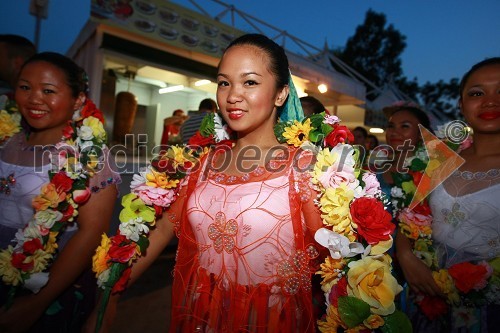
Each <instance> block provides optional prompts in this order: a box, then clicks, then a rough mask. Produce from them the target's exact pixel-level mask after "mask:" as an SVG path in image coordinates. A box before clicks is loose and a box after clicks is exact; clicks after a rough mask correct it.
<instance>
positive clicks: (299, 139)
mask: <svg viewBox="0 0 500 333" xmlns="http://www.w3.org/2000/svg"><path fill="white" fill-rule="evenodd" d="M310 131H311V119H309V118H307V119H306V120H305V121H304V123H301V122H300V121H297V120H295V121H294V124H293V125H292V126H288V127H286V128H285V132H283V137H284V138H285V139H287V140H286V142H287V143H288V144H289V145H294V146H295V147H300V146H301V145H302V144H303V143H304V142H306V141H308V140H309V132H310Z"/></svg>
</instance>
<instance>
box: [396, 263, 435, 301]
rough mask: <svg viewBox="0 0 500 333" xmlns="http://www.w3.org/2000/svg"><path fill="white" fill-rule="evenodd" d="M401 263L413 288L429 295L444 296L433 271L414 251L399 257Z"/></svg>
mask: <svg viewBox="0 0 500 333" xmlns="http://www.w3.org/2000/svg"><path fill="white" fill-rule="evenodd" d="M399 264H400V266H401V268H402V270H403V274H404V276H405V279H406V281H407V282H408V284H409V285H410V288H411V289H413V290H414V291H416V292H417V293H423V294H427V295H429V296H444V295H443V293H442V291H441V289H439V287H438V285H437V284H436V282H435V281H434V278H433V277H432V271H431V270H430V269H429V267H427V265H426V264H424V262H423V261H422V260H420V259H419V258H418V257H416V256H415V255H414V254H413V253H408V254H407V255H406V256H403V257H402V258H399Z"/></svg>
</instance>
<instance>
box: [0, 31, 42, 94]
mask: <svg viewBox="0 0 500 333" xmlns="http://www.w3.org/2000/svg"><path fill="white" fill-rule="evenodd" d="M35 53H36V49H35V45H34V44H33V43H32V42H31V41H30V40H28V39H27V38H24V37H22V36H19V35H6V34H3V35H0V95H4V94H8V93H13V92H14V89H15V86H16V83H17V77H18V76H19V72H20V71H21V67H22V66H23V64H24V62H25V61H26V60H28V59H29V58H31V56H33V55H34V54H35ZM11 97H12V98H13V96H11Z"/></svg>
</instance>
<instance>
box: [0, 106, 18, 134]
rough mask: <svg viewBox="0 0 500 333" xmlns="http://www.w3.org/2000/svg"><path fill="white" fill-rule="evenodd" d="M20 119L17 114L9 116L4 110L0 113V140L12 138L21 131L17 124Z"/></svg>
mask: <svg viewBox="0 0 500 333" xmlns="http://www.w3.org/2000/svg"><path fill="white" fill-rule="evenodd" d="M20 120H21V117H20V116H18V115H17V114H13V115H11V114H9V113H8V112H7V111H5V110H1V111H0V140H4V139H6V138H9V137H11V136H13V135H14V134H16V133H18V132H19V131H20V130H21V127H20V126H19V122H20Z"/></svg>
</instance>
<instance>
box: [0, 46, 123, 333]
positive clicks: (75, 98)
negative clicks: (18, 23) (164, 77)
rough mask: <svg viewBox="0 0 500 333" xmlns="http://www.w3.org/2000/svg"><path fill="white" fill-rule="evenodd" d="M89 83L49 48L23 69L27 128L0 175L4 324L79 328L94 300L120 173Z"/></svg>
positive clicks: (5, 327) (5, 152) (2, 156)
mask: <svg viewBox="0 0 500 333" xmlns="http://www.w3.org/2000/svg"><path fill="white" fill-rule="evenodd" d="M86 81H87V80H86V75H85V73H84V71H83V70H82V69H81V68H79V67H78V66H77V65H76V64H75V63H74V62H73V61H71V60H70V59H69V58H66V57H65V56H63V55H60V54H57V53H49V52H47V53H39V54H37V55H35V56H34V57H32V58H30V59H29V60H28V61H27V62H26V63H25V65H24V66H23V68H22V70H21V73H20V75H19V80H18V84H17V87H16V102H17V105H18V108H19V111H20V113H21V114H22V116H23V118H24V120H25V122H26V124H27V125H25V126H24V128H23V130H22V132H20V133H18V134H16V135H14V136H13V137H12V138H10V139H9V140H8V141H7V142H6V144H5V146H4V147H3V149H1V150H0V179H2V182H3V181H4V179H8V180H9V182H10V185H9V191H1V192H0V243H1V247H2V248H3V250H2V251H1V252H0V276H1V278H2V285H1V286H0V302H1V304H2V306H3V309H2V312H1V313H0V331H9V332H11V331H13V332H17V331H19V332H21V331H22V332H25V331H28V330H30V332H48V331H53V330H55V329H56V328H57V329H59V328H61V327H65V328H66V329H67V330H68V331H73V332H76V331H79V330H80V327H81V326H82V324H83V322H84V320H85V318H86V316H87V315H88V313H89V310H90V309H91V306H92V304H93V303H94V301H95V300H94V297H93V295H94V293H95V287H94V285H95V280H94V278H93V276H92V275H91V271H90V265H91V256H92V253H93V250H94V249H95V247H96V246H97V245H98V242H99V237H100V235H101V233H102V232H105V231H106V230H107V229H108V227H109V222H110V221H109V220H110V218H111V213H112V210H113V202H114V200H115V199H116V195H117V191H116V187H115V185H114V184H115V183H117V182H118V181H119V180H120V177H119V176H118V175H117V174H115V173H114V172H113V171H112V170H111V168H110V165H109V163H108V162H109V161H108V160H107V158H108V156H107V147H106V145H105V140H106V133H105V132H104V128H103V121H104V119H103V116H102V113H101V112H100V111H99V110H97V109H96V107H95V105H94V103H93V102H92V101H91V100H90V99H88V98H87V82H86ZM61 138H62V139H61ZM96 212H99V213H98V214H96Z"/></svg>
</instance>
